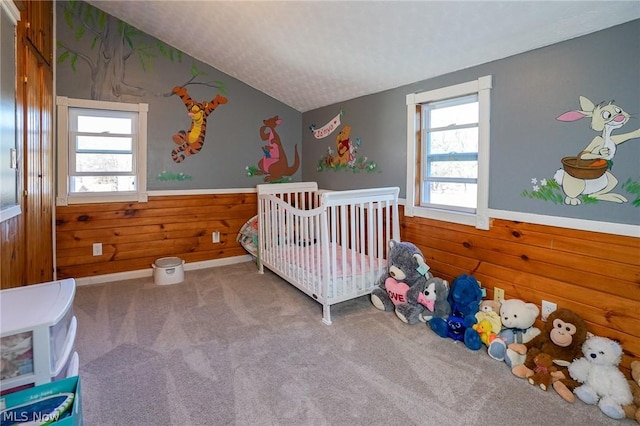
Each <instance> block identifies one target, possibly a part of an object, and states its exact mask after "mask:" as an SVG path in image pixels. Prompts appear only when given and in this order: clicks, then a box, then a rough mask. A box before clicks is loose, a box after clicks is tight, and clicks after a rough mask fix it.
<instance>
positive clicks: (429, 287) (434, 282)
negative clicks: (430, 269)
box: [420, 277, 451, 322]
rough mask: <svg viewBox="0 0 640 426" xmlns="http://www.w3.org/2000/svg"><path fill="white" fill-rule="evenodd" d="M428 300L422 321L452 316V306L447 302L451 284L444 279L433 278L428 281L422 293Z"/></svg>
mask: <svg viewBox="0 0 640 426" xmlns="http://www.w3.org/2000/svg"><path fill="white" fill-rule="evenodd" d="M422 294H423V295H424V297H425V299H427V304H426V309H425V310H424V311H423V312H422V314H420V316H421V318H420V321H422V322H428V321H430V320H431V318H434V317H438V318H446V317H448V316H449V315H450V314H451V305H449V302H448V301H447V297H448V296H449V282H448V281H447V280H443V279H442V278H438V277H432V278H429V279H428V280H427V283H426V286H425V288H424V290H423V291H422Z"/></svg>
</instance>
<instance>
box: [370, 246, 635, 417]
mask: <svg viewBox="0 0 640 426" xmlns="http://www.w3.org/2000/svg"><path fill="white" fill-rule="evenodd" d="M429 269H430V268H429V266H428V265H427V263H426V261H425V257H424V255H423V254H422V252H421V251H420V249H419V248H418V247H417V246H415V245H414V244H413V243H410V242H401V241H396V240H391V241H390V242H389V256H388V266H387V269H386V271H385V273H383V274H382V275H381V276H380V278H379V279H378V282H377V287H376V288H375V289H374V290H373V292H372V293H371V302H372V303H373V305H374V306H375V307H376V308H378V309H380V310H382V311H389V312H390V311H394V312H395V314H396V316H397V317H398V318H399V319H400V320H402V321H403V322H405V323H407V324H419V323H423V324H427V325H428V326H429V328H430V329H431V330H433V332H435V333H436V334H437V335H438V336H440V337H443V338H451V339H454V340H456V341H461V342H463V343H464V345H465V346H466V347H467V348H469V349H471V350H479V349H481V348H482V347H486V348H487V353H488V355H489V356H490V357H491V358H492V359H495V360H497V361H501V362H504V363H505V364H507V366H508V367H509V369H510V370H511V372H512V373H513V374H514V375H515V376H516V377H519V378H522V379H526V380H527V381H528V382H529V383H530V384H532V385H534V386H539V387H540V388H541V389H542V390H545V391H546V390H548V389H549V388H550V387H552V388H553V389H554V390H555V392H556V393H557V394H558V395H559V396H560V397H562V398H563V399H564V400H565V401H567V402H574V401H575V398H576V396H577V397H578V398H579V399H580V400H581V401H583V402H585V403H587V404H593V405H598V407H599V408H600V410H602V412H603V413H604V414H606V415H607V416H609V417H611V418H614V419H622V418H625V417H627V418H630V419H635V420H636V421H637V422H638V423H640V361H633V362H632V363H631V370H632V371H631V376H632V378H633V380H627V379H626V378H625V376H624V374H623V373H622V371H621V370H620V368H619V365H620V362H621V356H622V347H621V346H620V344H619V343H618V342H616V341H614V340H612V339H608V338H605V337H599V336H594V335H592V334H590V333H589V332H588V331H587V325H586V323H585V322H584V320H583V319H582V318H581V317H580V316H579V315H577V314H576V313H574V312H573V311H571V310H569V309H565V308H560V309H557V310H556V311H554V312H553V313H551V314H550V315H549V317H548V318H547V320H546V322H545V324H544V329H543V330H540V329H539V328H537V327H535V325H534V324H535V321H536V318H537V317H538V315H539V313H540V310H539V309H538V307H537V306H536V305H535V304H533V303H527V302H525V301H523V300H519V299H508V300H503V301H502V302H497V301H493V300H483V297H484V296H485V295H486V293H485V291H484V289H483V288H482V287H481V286H480V283H478V281H477V280H476V279H475V278H474V277H473V276H471V275H464V274H463V275H460V276H458V277H457V278H456V279H455V280H453V282H452V283H451V285H449V283H448V282H447V281H446V280H444V279H442V278H437V277H434V276H433V275H432V274H431V273H430V272H429Z"/></svg>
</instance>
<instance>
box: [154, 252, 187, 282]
mask: <svg viewBox="0 0 640 426" xmlns="http://www.w3.org/2000/svg"><path fill="white" fill-rule="evenodd" d="M151 266H152V267H153V282H154V283H155V284H156V285H167V284H178V283H181V282H182V281H183V280H184V260H182V259H180V258H179V257H161V258H160V259H158V260H156V261H155V263H154V264H153V265H151Z"/></svg>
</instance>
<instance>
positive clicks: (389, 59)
mask: <svg viewBox="0 0 640 426" xmlns="http://www.w3.org/2000/svg"><path fill="white" fill-rule="evenodd" d="M88 2H89V3H91V4H93V5H94V6H96V7H98V8H100V9H102V10H104V11H105V12H107V13H109V14H111V15H113V16H116V17H117V18H120V19H121V20H123V21H125V22H127V23H129V24H131V25H133V26H135V27H137V28H138V29H140V30H142V31H144V32H145V33H147V34H149V35H152V36H154V37H155V38H157V39H159V40H162V41H163V42H165V43H167V44H169V45H172V46H173V47H175V48H177V49H180V50H182V51H183V52H185V53H187V54H188V55H190V56H192V57H194V58H196V59H198V60H200V61H202V62H205V63H207V64H209V65H211V66H212V67H214V68H216V69H218V70H220V71H222V72H224V73H226V74H228V75H230V76H232V77H234V78H236V79H238V80H240V81H242V82H244V83H246V84H248V85H250V86H252V87H254V88H256V89H258V90H260V91H262V92H264V93H266V94H268V95H270V96H272V97H273V98H275V99H277V100H279V101H281V102H283V103H285V104H287V105H289V106H291V107H293V108H295V109H296V110H298V111H301V112H305V111H308V110H312V109H315V108H319V107H322V106H325V105H330V104H334V103H338V102H341V101H344V100H348V99H353V98H356V97H359V96H363V95H367V94H371V93H376V92H380V91H383V90H386V89H392V88H395V87H399V86H403V85H406V84H410V83H413V82H416V81H420V80H425V79H428V78H431V77H435V76H438V75H442V74H445V73H448V72H452V71H456V70H460V69H463V68H468V67H471V66H474V65H479V64H482V63H486V62H489V61H492V60H496V59H501V58H505V57H507V56H511V55H514V54H517V53H521V52H525V51H528V50H532V49H536V48H539V47H543V46H547V45H550V44H553V43H557V42H559V41H563V40H568V39H571V38H575V37H578V36H581V35H584V34H588V33H591V32H594V31H598V30H601V29H604V28H608V27H611V26H614V25H617V24H621V23H624V22H627V21H631V20H634V19H638V18H640V1H638V0H634V1H611V0H610V1H579V0H574V1H515V0H512V1H471V2H468V1H417V2H407V1H206V0H204V1H140V0H138V1H113V0H108V1H106V0H90V1H88Z"/></svg>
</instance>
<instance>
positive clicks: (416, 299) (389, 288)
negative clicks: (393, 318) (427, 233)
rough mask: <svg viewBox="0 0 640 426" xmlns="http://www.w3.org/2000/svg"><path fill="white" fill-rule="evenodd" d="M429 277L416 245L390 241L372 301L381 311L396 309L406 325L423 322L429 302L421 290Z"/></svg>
mask: <svg viewBox="0 0 640 426" xmlns="http://www.w3.org/2000/svg"><path fill="white" fill-rule="evenodd" d="M430 278H433V276H432V275H431V274H430V273H429V266H428V265H427V264H426V263H425V261H424V256H423V255H422V252H421V251H420V249H419V248H418V247H416V246H415V245H414V244H413V243H409V242H400V241H396V240H390V241H389V256H388V266H387V270H386V271H385V272H384V273H383V274H382V275H380V277H379V278H378V281H377V284H376V285H377V286H376V288H374V289H373V291H372V292H371V303H373V306H375V307H376V308H378V309H380V310H381V311H392V310H395V313H396V315H397V316H398V318H400V319H401V320H402V321H404V322H406V323H408V324H415V323H417V322H420V321H424V320H423V319H422V317H421V314H422V313H423V312H424V311H425V309H426V307H427V306H428V305H430V302H429V301H428V299H427V297H426V296H425V294H424V291H425V289H426V288H427V280H429V279H430Z"/></svg>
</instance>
